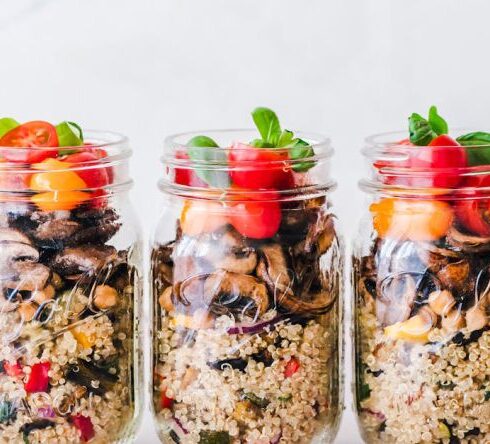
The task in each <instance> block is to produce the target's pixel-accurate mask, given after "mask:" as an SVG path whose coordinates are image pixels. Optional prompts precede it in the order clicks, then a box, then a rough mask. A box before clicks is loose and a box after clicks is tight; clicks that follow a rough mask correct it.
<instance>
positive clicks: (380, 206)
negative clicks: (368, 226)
mask: <svg viewBox="0 0 490 444" xmlns="http://www.w3.org/2000/svg"><path fill="white" fill-rule="evenodd" d="M370 211H371V213H372V214H373V225H374V228H375V230H376V231H377V232H378V235H379V236H380V237H382V238H391V239H397V240H412V241H430V240H437V239H440V238H441V237H443V236H444V235H445V234H446V233H447V232H448V230H449V228H450V227H451V224H452V222H453V217H454V216H453V211H452V208H451V206H450V205H449V204H447V203H445V202H441V201H437V200H415V199H394V198H385V199H381V200H380V201H379V202H376V203H373V204H372V205H371V207H370Z"/></svg>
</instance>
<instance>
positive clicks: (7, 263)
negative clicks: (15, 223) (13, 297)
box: [0, 241, 39, 279]
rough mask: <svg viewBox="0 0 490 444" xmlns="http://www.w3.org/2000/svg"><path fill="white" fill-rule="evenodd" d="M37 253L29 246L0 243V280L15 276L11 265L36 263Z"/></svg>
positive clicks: (10, 242)
mask: <svg viewBox="0 0 490 444" xmlns="http://www.w3.org/2000/svg"><path fill="white" fill-rule="evenodd" d="M38 260H39V252H38V251H37V250H36V249H35V248H34V247H32V246H31V245H28V244H24V243H21V242H15V241H1V242H0V279H9V278H12V277H15V276H16V275H17V273H16V271H15V270H13V268H12V267H13V265H14V264H16V263H17V262H37V261H38Z"/></svg>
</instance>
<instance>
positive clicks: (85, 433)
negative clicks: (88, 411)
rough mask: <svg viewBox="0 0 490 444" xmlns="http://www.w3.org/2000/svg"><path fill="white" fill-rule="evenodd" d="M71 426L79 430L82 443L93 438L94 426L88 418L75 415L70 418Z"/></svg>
mask: <svg viewBox="0 0 490 444" xmlns="http://www.w3.org/2000/svg"><path fill="white" fill-rule="evenodd" d="M71 420H72V422H73V425H74V426H75V427H76V428H77V429H78V430H79V432H80V438H81V439H82V441H83V442H87V441H90V440H91V439H92V438H93V437H94V436H95V430H94V425H93V424H92V420H91V419H90V418H89V417H88V416H83V415H75V416H72V418H71Z"/></svg>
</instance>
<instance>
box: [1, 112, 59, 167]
mask: <svg viewBox="0 0 490 444" xmlns="http://www.w3.org/2000/svg"><path fill="white" fill-rule="evenodd" d="M58 145H59V142H58V134H57V133H56V128H55V127H54V126H53V125H51V124H50V123H48V122H43V121H41V120H36V121H32V122H27V123H24V124H22V125H19V126H18V127H16V128H14V129H12V130H10V131H9V132H7V133H6V134H4V136H3V137H2V138H1V139H0V146H2V147H13V148H42V147H46V148H47V147H50V148H56V147H57V146H58ZM57 154H58V153H57V150H25V149H22V150H18V152H17V150H15V149H14V150H9V151H5V152H4V153H3V157H4V158H5V159H7V160H8V161H10V162H22V163H38V162H42V161H43V160H45V159H48V158H54V157H56V156H57Z"/></svg>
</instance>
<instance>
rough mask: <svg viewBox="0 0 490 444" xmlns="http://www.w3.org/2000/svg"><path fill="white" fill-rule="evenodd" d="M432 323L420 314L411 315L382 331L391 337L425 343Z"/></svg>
mask: <svg viewBox="0 0 490 444" xmlns="http://www.w3.org/2000/svg"><path fill="white" fill-rule="evenodd" d="M431 328H432V324H431V323H430V322H428V320H427V319H426V318H425V317H424V316H421V315H418V314H417V315H415V316H412V317H411V318H410V319H408V320H406V321H403V322H397V323H396V324H393V325H389V326H388V327H386V328H385V330H384V333H385V335H386V336H388V337H389V338H391V339H401V340H404V341H409V342H420V343H423V344H425V343H427V342H428V341H429V332H430V330H431Z"/></svg>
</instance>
